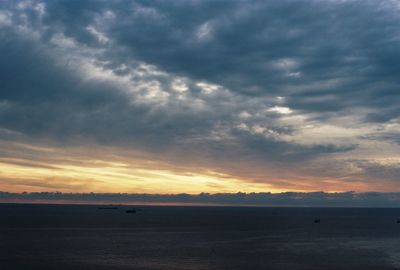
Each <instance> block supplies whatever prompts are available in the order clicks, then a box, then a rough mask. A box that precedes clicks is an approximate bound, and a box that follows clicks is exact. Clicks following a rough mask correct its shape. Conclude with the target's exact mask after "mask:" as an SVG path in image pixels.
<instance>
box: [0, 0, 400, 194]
mask: <svg viewBox="0 0 400 270" xmlns="http://www.w3.org/2000/svg"><path fill="white" fill-rule="evenodd" d="M399 8H400V6H399V5H398V3H397V2H396V1H385V2H382V3H378V2H376V1H279V2H276V1H257V2H254V1H235V2H230V1H220V2H214V1H175V2H174V3H167V2H165V1H151V2H147V1H132V2H129V3H127V2H125V1H19V2H15V1H2V3H0V52H1V53H0V78H1V79H0V89H1V91H0V139H1V144H0V145H1V146H0V147H1V150H2V155H1V160H0V162H1V164H3V165H2V166H3V168H7V170H9V172H8V173H7V172H4V173H2V174H1V175H0V176H1V177H3V180H0V181H2V182H0V183H3V185H2V186H3V187H7V188H8V189H9V188H10V187H11V186H12V183H13V181H16V180H13V179H16V178H18V179H19V181H20V180H21V179H25V181H26V187H29V186H30V185H31V186H32V187H34V186H36V184H29V183H37V181H39V182H40V181H41V180H40V179H39V180H38V179H36V180H35V181H33V182H29V181H27V180H29V179H27V177H26V176H25V175H22V174H21V173H19V174H18V173H17V172H16V171H17V168H16V167H12V168H14V169H13V170H15V171H10V170H11V169H10V168H11V167H10V164H11V165H12V166H19V167H24V168H27V167H29V166H28V165H29V164H30V165H32V164H33V163H35V166H38V165H40V166H54V168H58V169H59V167H60V165H65V164H68V165H71V164H73V165H76V166H78V165H79V166H80V168H81V170H82V172H87V171H88V169H90V168H93V167H90V166H92V165H87V164H85V160H84V159H82V158H81V157H82V153H79V154H77V152H76V151H74V150H71V149H75V148H81V149H82V152H85V151H86V152H88V153H91V151H90V150H89V149H93V148H98V149H103V148H104V147H106V148H107V151H103V150H102V151H100V150H99V151H98V152H96V153H91V154H87V155H86V157H85V158H86V160H89V161H93V160H103V161H106V162H107V161H109V160H108V159H109V158H110V156H112V159H113V160H117V161H118V162H120V163H123V164H125V165H126V166H134V164H140V166H142V167H146V169H149V168H148V166H146V165H145V164H146V161H151V162H153V163H152V164H153V166H155V168H156V169H160V167H161V169H162V170H168V171H169V172H173V173H176V174H181V173H182V172H184V173H185V174H191V173H197V174H201V175H213V176H215V175H217V174H219V175H221V178H224V177H227V178H234V179H236V180H238V181H242V182H243V183H248V184H249V185H253V184H256V185H258V184H265V185H264V188H265V189H268V188H270V189H272V190H285V189H286V190H327V191H337V190H360V191H366V190H378V191H388V190H393V189H396V190H399V187H398V186H399V185H397V181H398V180H399V177H400V173H399V171H400V162H399V161H400V154H399V153H400V146H399V138H400V134H399V131H400V124H399V116H400V114H399V113H400V112H399V106H398V104H399V102H400V94H399V93H400V92H399V89H398V87H399V77H398V74H397V73H398V71H399V68H400V67H399V61H398V59H399V58H400V49H399V48H400V46H399V45H400V44H399V43H400V38H399V37H400V32H399V31H400V30H399V28H398V25H399V23H400V17H399V15H398V11H399ZM21 145H23V146H21ZM29 147H30V148H29ZM49 148H50V149H52V151H55V152H56V153H59V154H55V155H52V156H51V157H48V156H46V154H45V153H46V151H44V150H43V149H49ZM32 149H34V150H32ZM85 149H86V150H85ZM99 152H101V153H99ZM138 153H140V154H138ZM133 156H134V157H133ZM138 156H139V157H138ZM139 160H140V161H139ZM86 163H87V162H86ZM89 163H90V162H89ZM27 164H28V165H27ZM154 164H157V165H154ZM57 166H58V167H57ZM137 166H138V165H137ZM31 167H32V166H31ZM31 167H29V168H31ZM54 168H47V170H48V171H47V173H46V175H47V176H49V175H50V174H51V172H52V170H53V169H54ZM153 168H154V167H153ZM131 173H133V172H131ZM32 175H34V173H33V172H32ZM54 175H55V176H54V177H51V179H55V178H56V179H59V180H58V181H55V180H48V179H47V180H43V181H44V182H43V183H46V184H51V189H61V190H62V189H63V188H65V186H64V185H65V184H67V185H68V181H71V177H68V178H66V179H62V175H58V176H56V175H57V174H54ZM222 176H223V177H222ZM35 177H37V178H39V174H37V175H36V176H35ZM28 178H29V177H28ZM72 178H73V179H74V180H73V181H82V183H81V184H82V185H86V184H87V183H86V182H85V181H88V179H87V178H85V179H80V177H79V176H78V175H76V176H75V178H74V177H72ZM60 179H61V180H60ZM79 179H80V180H79ZM30 180H32V179H30ZM99 180H100V179H99ZM236 180H235V181H236ZM21 181H22V180H21ZM54 181H55V184H54V185H53V184H52V183H54ZM115 181H118V180H115ZM121 181H122V180H121ZM143 181H144V182H145V181H146V180H145V179H143ZM182 181H187V180H182ZM229 181H230V180H229ZM59 182H61V183H63V184H58V183H59ZM43 183H42V184H43ZM110 184H111V182H110ZM214 184H215V183H214ZM132 185H133V186H134V185H135V183H132ZM183 185H184V183H183ZM197 188H202V187H197ZM203 188H204V190H205V191H207V190H209V189H208V188H209V187H207V186H204V187H203ZM238 188H239V187H238ZM240 188H245V186H243V185H241V186H240ZM260 188H262V187H260ZM198 191H199V190H193V192H198ZM201 191H202V190H201Z"/></svg>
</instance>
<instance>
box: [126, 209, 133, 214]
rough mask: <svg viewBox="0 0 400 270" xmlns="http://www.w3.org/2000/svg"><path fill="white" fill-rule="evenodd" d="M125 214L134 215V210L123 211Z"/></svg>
mask: <svg viewBox="0 0 400 270" xmlns="http://www.w3.org/2000/svg"><path fill="white" fill-rule="evenodd" d="M125 213H127V214H134V213H136V210H135V209H128V210H126V211H125Z"/></svg>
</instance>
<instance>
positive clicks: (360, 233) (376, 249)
mask: <svg viewBox="0 0 400 270" xmlns="http://www.w3.org/2000/svg"><path fill="white" fill-rule="evenodd" d="M128 208H129V207H127V206H124V207H119V208H118V209H117V210H99V209H98V206H93V205H23V204H19V205H18V204H0V269H1V270H9V269H12V270H19V269H21V270H29V269H40V270H45V269H56V270H65V269H74V270H81V269H96V270H103V269H109V270H113V269H118V270H119V269H121V270H122V269H229V270H235V269H244V270H252V269H272V270H273V269H294V270H297V269H352V270H354V269H374V270H376V269H382V270H385V269H392V270H393V269H400V224H398V223H397V222H396V221H397V219H400V209H365V208H364V209H355V208H341V209H339V208H257V207H165V206H162V207H155V206H143V207H140V208H141V209H142V211H140V212H137V213H136V214H126V213H125V210H126V209H128ZM316 218H319V219H321V222H320V223H314V220H315V219H316Z"/></svg>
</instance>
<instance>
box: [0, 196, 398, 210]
mask: <svg viewBox="0 0 400 270" xmlns="http://www.w3.org/2000/svg"><path fill="white" fill-rule="evenodd" d="M0 202H2V203H10V202H17V203H26V202H29V203H85V204H90V203H93V204H104V203H106V204H107V203H108V204H110V203H111V204H138V205H147V204H149V205H205V206H207V205H220V206H223V205H226V206H291V207H310V206H312V207H400V193H378V192H369V193H355V192H342V193H324V192H311V193H304V192H303V193H302V192H285V193H242V192H239V193H216V194H209V193H200V194H197V195H193V194H170V195H169V194H127V193H61V192H36V193H8V192H0Z"/></svg>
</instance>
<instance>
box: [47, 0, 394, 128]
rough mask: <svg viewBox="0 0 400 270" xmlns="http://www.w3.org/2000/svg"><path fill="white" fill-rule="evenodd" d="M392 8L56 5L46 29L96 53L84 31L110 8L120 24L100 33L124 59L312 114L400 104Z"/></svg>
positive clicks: (361, 4) (358, 4) (370, 4)
mask: <svg viewBox="0 0 400 270" xmlns="http://www.w3.org/2000/svg"><path fill="white" fill-rule="evenodd" d="M386 4H387V5H386V6H385V5H384V3H381V4H380V3H379V2H376V1H345V2H343V1H341V2H337V1H324V2H322V1H279V2H276V1H256V2H253V1H251V2H250V1H235V2H231V1H218V2H213V1H177V2H174V3H173V4H172V3H169V2H165V1H152V2H147V1H144V2H142V1H136V2H132V3H129V4H128V3H126V2H118V1H117V2H99V3H97V5H94V4H93V3H92V2H89V3H88V2H75V1H52V2H50V3H48V13H47V15H46V16H45V19H44V23H45V24H48V25H51V26H52V27H51V28H50V30H48V31H47V32H49V35H50V34H51V31H54V29H53V27H54V28H55V29H57V30H58V29H62V31H64V33H65V34H66V35H67V36H71V37H74V38H75V39H77V40H78V41H80V42H82V43H84V44H89V45H91V46H94V43H95V42H94V40H93V36H92V35H90V33H88V31H87V30H85V27H86V26H88V25H90V24H93V22H94V20H95V18H96V16H101V15H99V14H103V13H104V12H106V10H111V11H112V12H114V16H115V17H116V21H115V23H112V24H110V25H103V26H101V27H102V30H103V31H105V32H106V34H107V36H108V37H109V38H110V39H112V40H113V41H114V42H115V44H117V45H118V46H121V47H123V48H124V49H125V50H124V51H123V53H124V54H123V55H124V58H125V57H126V55H130V56H131V57H134V58H136V59H140V60H143V61H145V62H147V63H151V64H154V65H157V66H158V67H160V68H162V69H163V70H166V71H169V72H172V73H174V74H180V75H184V76H188V77H190V78H193V79H200V80H207V81H210V82H214V83H217V84H221V85H224V86H225V87H228V88H229V89H232V90H235V91H237V92H239V93H241V94H245V95H254V96H264V95H276V94H279V95H290V99H289V103H288V104H289V105H290V107H293V108H297V109H301V110H305V111H312V112H313V111H336V110H343V109H346V108H347V109H348V108H351V107H352V106H361V107H363V106H368V107H374V108H376V107H381V106H382V105H383V106H386V107H388V109H390V107H392V106H395V104H397V103H398V102H399V96H398V83H399V79H398V76H397V73H398V70H399V66H398V65H399V64H398V61H397V60H396V59H399V57H400V52H399V50H398V47H399V45H400V44H399V42H400V40H399V38H398V36H399V34H400V33H399V30H398V27H397V26H398V24H399V23H400V21H399V17H398V16H397V12H396V9H393V8H391V6H390V5H391V2H387V3H386ZM108 57H113V59H111V60H112V61H124V60H123V58H122V57H121V56H120V57H118V56H116V55H114V54H111V55H108ZM331 95H335V97H336V98H335V99H334V100H332V99H329V96H331ZM397 116H398V112H396V113H395V114H394V115H391V117H397ZM386 119H390V117H389V116H388V114H386V118H382V120H383V121H384V120H386Z"/></svg>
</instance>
